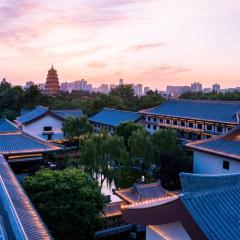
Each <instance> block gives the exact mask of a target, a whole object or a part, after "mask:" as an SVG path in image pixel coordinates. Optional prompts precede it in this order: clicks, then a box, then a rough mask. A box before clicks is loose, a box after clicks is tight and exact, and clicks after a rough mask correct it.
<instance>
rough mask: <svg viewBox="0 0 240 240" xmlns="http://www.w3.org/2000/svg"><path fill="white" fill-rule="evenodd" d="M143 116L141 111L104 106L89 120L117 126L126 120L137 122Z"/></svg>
mask: <svg viewBox="0 0 240 240" xmlns="http://www.w3.org/2000/svg"><path fill="white" fill-rule="evenodd" d="M141 117H142V114H141V113H138V112H130V111H123V110H116V109H112V108H103V110H102V111H100V112H98V113H97V114H95V115H93V116H92V117H90V118H89V121H91V122H94V123H100V124H103V125H108V126H113V127H116V126H118V125H120V124H121V123H124V122H136V121H138V120H139V119H140V118H141Z"/></svg>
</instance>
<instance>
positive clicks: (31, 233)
mask: <svg viewBox="0 0 240 240" xmlns="http://www.w3.org/2000/svg"><path fill="white" fill-rule="evenodd" d="M0 205H1V211H4V215H2V217H3V218H4V219H3V220H4V225H5V226H6V225H7V226H6V227H7V229H9V230H11V231H8V230H7V235H8V239H19V240H20V239H22V240H25V239H31V240H39V239H45V240H50V239H52V237H51V235H50V233H49V231H48V230H47V228H46V226H45V224H44V223H43V222H42V220H41V218H40V216H39V214H38V213H37V211H36V210H35V208H34V207H33V205H32V203H31V201H30V200H29V198H28V197H27V195H26V193H25V192H24V190H23V189H22V187H21V185H20V184H19V182H18V180H17V179H16V177H15V175H14V173H13V171H12V170H11V168H10V166H9V165H8V163H7V161H6V160H5V159H4V157H3V156H2V155H0ZM9 233H11V235H9ZM1 239H2V238H1Z"/></svg>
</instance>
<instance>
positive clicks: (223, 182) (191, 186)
mask: <svg viewBox="0 0 240 240" xmlns="http://www.w3.org/2000/svg"><path fill="white" fill-rule="evenodd" d="M180 179H181V185H182V193H183V194H191V193H196V192H204V191H207V192H208V191H212V190H214V189H220V188H224V187H230V186H236V185H239V187H240V173H230V174H221V175H208V174H192V173H180Z"/></svg>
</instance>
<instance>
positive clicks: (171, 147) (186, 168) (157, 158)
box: [152, 129, 192, 189]
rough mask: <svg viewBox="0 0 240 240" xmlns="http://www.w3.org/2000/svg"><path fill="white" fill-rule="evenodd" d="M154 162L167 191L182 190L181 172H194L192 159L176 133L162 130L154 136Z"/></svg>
mask: <svg viewBox="0 0 240 240" xmlns="http://www.w3.org/2000/svg"><path fill="white" fill-rule="evenodd" d="M152 146H153V162H154V164H155V165H156V170H157V172H158V174H159V176H160V179H161V181H162V184H163V186H164V187H165V188H167V189H179V188H180V179H179V173H180V172H192V162H191V157H190V156H189V155H188V154H187V153H186V152H185V151H184V150H183V149H182V146H181V145H180V143H179V142H178V140H177V135H176V131H174V130H169V129H162V130H158V131H156V132H155V133H154V134H153V135H152Z"/></svg>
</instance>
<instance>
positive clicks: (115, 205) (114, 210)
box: [103, 201, 126, 218]
mask: <svg viewBox="0 0 240 240" xmlns="http://www.w3.org/2000/svg"><path fill="white" fill-rule="evenodd" d="M125 204H126V202H124V201H118V202H111V203H108V204H106V206H105V208H104V210H103V215H104V217H106V218H109V217H117V216H121V215H122V212H121V206H123V205H125Z"/></svg>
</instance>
